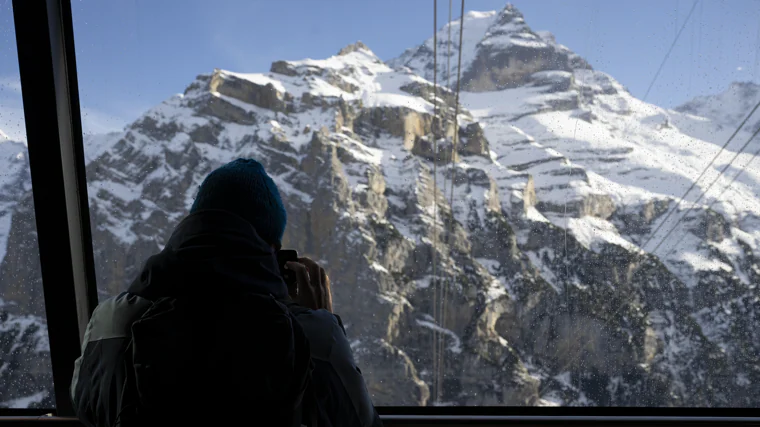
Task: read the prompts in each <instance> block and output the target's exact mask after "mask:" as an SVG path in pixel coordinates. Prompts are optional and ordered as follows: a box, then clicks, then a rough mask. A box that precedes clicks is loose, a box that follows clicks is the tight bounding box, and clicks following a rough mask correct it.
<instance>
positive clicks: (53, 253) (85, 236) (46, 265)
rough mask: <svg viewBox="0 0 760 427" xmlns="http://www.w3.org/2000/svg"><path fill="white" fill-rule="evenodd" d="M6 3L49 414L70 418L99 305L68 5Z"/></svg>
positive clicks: (17, 0)
mask: <svg viewBox="0 0 760 427" xmlns="http://www.w3.org/2000/svg"><path fill="white" fill-rule="evenodd" d="M12 7H13V18H14V23H15V30H16V45H17V52H18V61H19V75H20V77H21V89H22V90H21V95H22V100H23V105H24V118H25V124H26V133H27V146H28V150H29V169H30V174H31V180H32V195H33V199H34V212H35V217H36V226H37V241H38V246H39V258H40V270H41V275H42V287H43V295H44V298H45V313H46V316H47V325H48V337H49V340H50V358H51V365H52V369H53V390H54V391H55V404H56V408H55V411H54V412H55V413H56V414H57V415H62V416H68V415H74V409H73V407H72V403H71V399H70V398H69V384H71V378H72V374H73V369H74V361H75V360H76V358H77V357H79V354H80V352H81V347H80V343H81V340H82V336H83V335H84V329H85V327H86V326H87V322H88V320H89V317H90V315H91V314H92V311H93V310H94V308H95V306H96V305H97V288H96V284H95V270H94V264H93V254H92V238H91V231H90V218H89V206H88V197H87V182H86V177H85V174H84V150H83V145H82V124H81V117H80V114H81V113H80V109H79V87H78V84H77V74H76V59H75V56H74V37H73V31H72V28H73V25H72V19H71V3H70V1H69V0H60V1H59V0H48V1H40V0H32V1H24V0H14V1H13V4H12Z"/></svg>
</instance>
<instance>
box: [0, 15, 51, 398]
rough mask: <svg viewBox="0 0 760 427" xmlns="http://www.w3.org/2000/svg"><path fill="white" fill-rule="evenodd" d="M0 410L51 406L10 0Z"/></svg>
mask: <svg viewBox="0 0 760 427" xmlns="http://www.w3.org/2000/svg"><path fill="white" fill-rule="evenodd" d="M0 33H1V34H2V42H0V56H2V58H3V61H0V408H53V407H55V396H54V394H53V375H52V371H51V368H50V346H49V344H48V334H47V320H46V318H45V299H44V296H43V292H42V280H41V275H40V260H39V250H38V248H37V225H36V223H35V219H34V201H33V199H32V182H31V176H30V174H29V159H28V155H27V154H28V152H27V145H26V128H25V125H24V110H23V106H22V103H21V81H20V79H19V69H18V55H17V53H16V38H15V30H14V25H13V12H12V10H11V2H0Z"/></svg>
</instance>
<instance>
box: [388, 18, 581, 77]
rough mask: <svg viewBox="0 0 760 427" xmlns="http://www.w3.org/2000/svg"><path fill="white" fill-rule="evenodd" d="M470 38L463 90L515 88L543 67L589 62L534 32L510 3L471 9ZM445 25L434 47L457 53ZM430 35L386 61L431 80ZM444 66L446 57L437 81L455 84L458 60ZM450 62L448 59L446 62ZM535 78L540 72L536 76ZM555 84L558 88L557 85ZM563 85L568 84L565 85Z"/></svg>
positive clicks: (566, 69)
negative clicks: (494, 8) (495, 8)
mask: <svg viewBox="0 0 760 427" xmlns="http://www.w3.org/2000/svg"><path fill="white" fill-rule="evenodd" d="M464 28H465V32H466V33H467V34H468V36H467V38H468V41H466V42H464V43H466V44H465V45H464V46H463V51H464V52H466V58H465V59H464V60H463V63H462V81H461V85H462V88H463V90H467V91H471V92H486V91H494V90H501V89H506V88H513V87H517V86H520V85H523V84H526V83H529V82H530V81H532V80H535V79H536V77H534V75H535V74H536V73H539V72H542V71H547V70H549V71H553V72H570V71H572V70H574V69H580V68H586V69H590V68H591V66H590V65H589V64H588V63H587V62H586V61H585V60H583V58H581V57H579V56H578V55H576V54H575V53H573V52H572V51H570V49H568V48H567V47H565V46H562V45H560V44H557V42H556V40H555V39H554V36H553V35H552V34H551V33H546V32H538V33H537V32H534V31H533V30H531V28H530V27H529V26H528V25H527V24H526V23H525V19H524V18H523V15H522V13H520V11H519V10H517V9H516V8H515V7H514V6H512V5H507V7H505V8H504V9H503V10H501V11H500V12H498V13H497V12H486V13H483V12H469V13H467V14H466V15H465V27H464ZM447 32H448V29H446V28H444V29H443V30H441V31H440V32H439V33H438V41H439V44H440V45H439V47H438V52H439V53H440V52H444V51H445V52H451V54H453V55H454V58H456V52H457V51H458V49H459V45H458V39H457V38H455V37H452V38H453V39H454V40H452V41H451V46H448V43H449V42H448V38H447ZM452 32H456V33H457V34H458V32H459V21H456V22H454V23H452ZM432 56H433V40H432V38H431V39H429V40H427V41H426V42H425V43H423V44H422V45H420V46H419V47H416V48H412V49H409V50H407V51H406V52H404V54H403V55H401V56H400V57H398V58H395V59H393V60H391V61H390V64H391V65H393V66H395V67H409V68H410V69H411V70H413V71H414V72H416V73H418V74H420V75H421V76H423V77H425V78H426V79H428V80H432V79H433V67H432V62H433V61H432ZM450 62H451V63H454V65H453V66H452V68H451V69H448V70H447V69H446V64H445V61H439V63H438V67H439V70H438V78H439V81H441V82H444V81H448V82H450V84H451V85H452V87H453V85H454V84H455V83H456V75H457V73H456V66H457V65H456V61H450ZM449 66H451V64H449ZM538 78H539V79H540V78H541V77H538ZM561 87H562V85H559V86H558V88H561ZM564 90H566V89H564Z"/></svg>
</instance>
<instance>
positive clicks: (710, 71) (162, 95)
mask: <svg viewBox="0 0 760 427" xmlns="http://www.w3.org/2000/svg"><path fill="white" fill-rule="evenodd" d="M512 3H513V4H514V5H515V6H517V7H518V8H519V9H520V10H521V11H522V12H523V14H524V15H525V19H526V21H527V23H528V24H529V25H530V26H531V27H532V28H533V29H534V30H549V31H551V32H553V33H554V34H555V35H556V38H557V41H558V42H560V43H562V44H565V45H567V46H568V47H570V48H571V49H573V50H574V51H576V52H577V53H579V54H580V55H582V56H583V57H585V58H586V59H588V60H589V62H590V63H591V64H592V66H594V68H596V69H598V70H602V71H605V72H607V73H609V74H611V75H612V76H613V77H614V78H616V79H617V80H618V81H620V82H621V83H622V84H624V85H626V86H627V87H628V88H629V89H630V90H631V91H632V92H633V94H634V95H636V96H639V97H642V96H643V95H644V92H645V91H646V88H647V86H648V85H649V83H650V82H651V80H652V77H653V76H654V74H655V72H656V70H657V67H658V66H659V64H660V62H661V61H662V59H663V58H664V56H665V53H666V51H667V49H668V48H669V47H670V44H671V43H672V42H673V40H674V38H675V35H676V32H677V30H678V28H680V26H681V25H682V23H683V22H684V20H685V19H686V16H687V14H688V12H689V9H690V8H691V6H692V5H693V4H694V3H693V0H609V1H608V0H513V1H512ZM459 4H460V3H459V1H458V0H454V16H455V17H456V16H458V15H459V14H458V12H457V11H458V10H459V7H460V6H459ZM505 4H506V1H503V0H469V1H467V2H466V10H496V9H501V8H503V7H504V5H505ZM72 5H73V9H74V10H73V13H74V32H75V43H76V51H77V65H78V69H79V87H80V91H81V104H82V107H83V110H84V115H85V117H84V122H85V129H86V131H90V132H101V131H106V130H114V129H119V128H121V127H122V126H123V125H124V124H125V123H127V122H128V121H131V120H133V119H135V118H136V117H137V116H138V115H139V114H140V113H141V112H143V111H144V110H145V109H147V108H149V107H151V106H153V105H155V104H157V103H159V102H161V101H162V100H164V99H166V98H168V97H169V96H171V95H172V94H175V93H178V92H182V91H183V90H184V88H185V87H186V86H187V85H188V84H189V83H190V82H191V81H192V80H193V79H194V77H195V76H196V75H198V74H201V73H208V72H210V71H212V70H213V69H214V68H224V69H230V70H234V71H241V72H264V71H268V70H269V65H270V64H271V62H272V61H275V60H278V59H302V58H306V57H311V58H324V57H327V56H330V55H333V54H335V53H336V52H337V51H338V50H339V49H340V48H341V47H343V46H345V45H347V44H349V43H353V42H355V41H357V40H361V41H363V42H364V43H366V44H367V45H368V46H369V47H370V48H371V49H372V50H373V51H374V52H375V53H376V54H377V55H378V56H380V58H382V59H390V58H392V57H395V56H397V55H399V54H400V53H401V52H403V51H404V49H406V48H409V47H412V46H415V45H417V44H419V43H420V42H422V41H423V40H424V39H426V38H428V37H430V36H431V35H432V32H433V22H432V19H433V16H432V15H433V0H373V1H369V0H321V1H318V0H279V1H263V0H258V1H256V0H254V1H251V0H214V1H210V0H206V1H199V0H152V1H146V0H118V1H102V0H72ZM438 10H439V18H438V21H439V22H438V23H439V26H441V25H443V24H445V22H446V20H447V19H448V1H446V0H439V1H438ZM465 31H467V27H465ZM759 49H760V0H702V1H701V2H700V3H699V5H698V6H697V7H696V9H695V12H694V14H693V15H692V17H691V20H690V21H689V23H688V26H687V27H686V29H685V30H684V32H683V34H682V36H681V38H680V41H679V43H678V45H677V46H676V48H675V50H674V52H673V54H672V56H671V57H670V59H669V61H668V63H667V64H666V66H665V68H664V69H663V71H662V74H661V76H660V77H659V79H658V80H657V82H656V85H655V87H654V89H653V90H652V92H651V93H650V95H649V97H648V99H647V100H648V101H650V102H653V103H655V104H658V105H662V106H665V107H672V106H676V105H679V104H681V103H683V102H685V101H687V100H689V99H691V98H692V97H694V96H696V95H703V94H710V93H715V92H719V91H722V90H724V89H725V88H726V87H727V86H728V84H729V83H730V82H732V81H737V80H741V81H747V80H754V81H756V82H760V63H759V61H760V59H758V50H759ZM15 55H16V47H15V38H14V35H13V19H12V12H11V5H10V1H9V0H0V129H2V130H4V131H5V132H6V133H8V134H11V135H18V134H19V132H23V129H20V128H19V126H18V125H17V123H18V117H19V114H20V106H21V104H20V92H19V88H18V63H17V58H16V57H15ZM22 136H23V135H22Z"/></svg>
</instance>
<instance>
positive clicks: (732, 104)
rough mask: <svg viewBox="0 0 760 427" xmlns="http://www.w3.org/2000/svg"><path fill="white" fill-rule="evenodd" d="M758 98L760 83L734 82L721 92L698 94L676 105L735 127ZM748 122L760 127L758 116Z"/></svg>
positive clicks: (677, 108)
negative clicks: (705, 94) (708, 94)
mask: <svg viewBox="0 0 760 427" xmlns="http://www.w3.org/2000/svg"><path fill="white" fill-rule="evenodd" d="M758 100H760V85H758V84H755V83H752V82H734V83H731V85H730V86H729V87H728V89H727V90H726V91H724V92H722V93H720V94H717V95H711V96H698V97H696V98H694V99H692V100H691V101H689V102H687V103H685V104H683V105H680V106H678V107H676V108H675V110H676V111H680V112H682V113H687V114H691V115H694V116H698V117H704V118H707V119H710V120H711V121H712V122H714V123H715V124H717V125H718V126H728V127H733V128H734V129H735V128H736V126H737V125H738V124H739V123H741V121H742V120H744V118H745V117H747V114H748V113H749V111H751V110H752V108H753V107H754V106H755V104H757V101H758ZM748 123H750V124H753V123H754V129H757V127H760V119H759V118H757V117H754V116H753V118H752V119H750V121H748ZM748 127H753V126H752V125H750V126H748Z"/></svg>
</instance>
